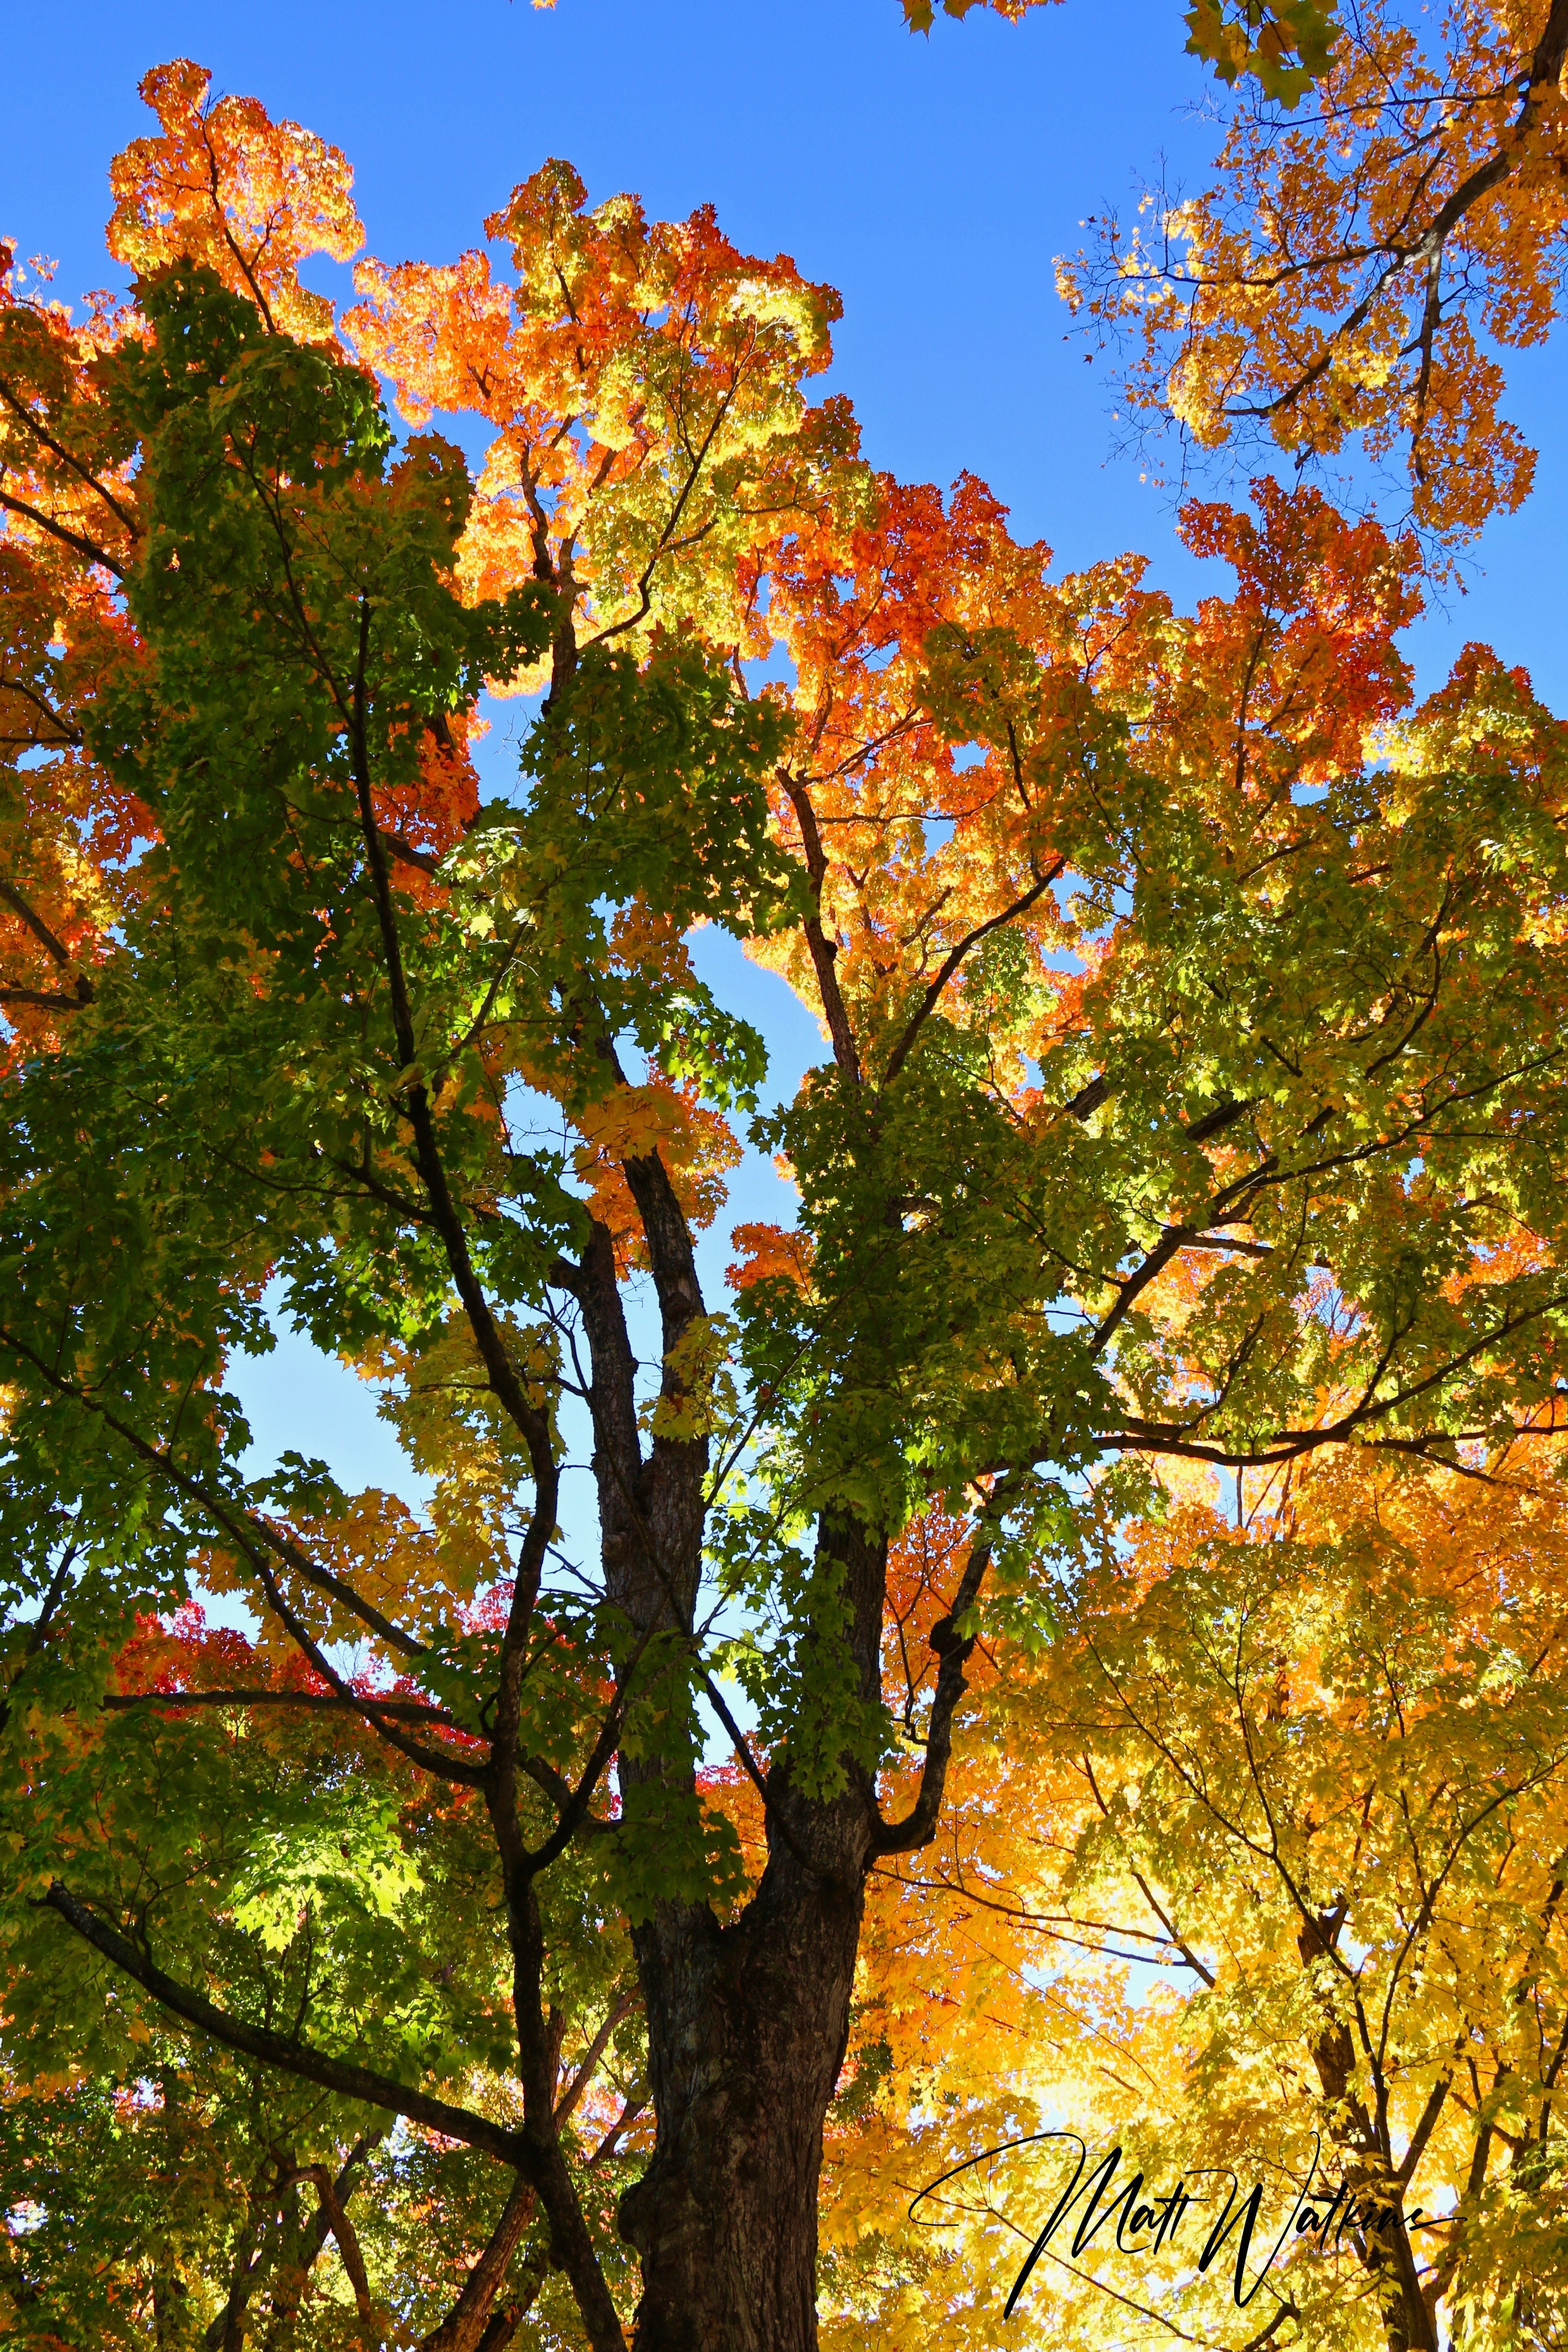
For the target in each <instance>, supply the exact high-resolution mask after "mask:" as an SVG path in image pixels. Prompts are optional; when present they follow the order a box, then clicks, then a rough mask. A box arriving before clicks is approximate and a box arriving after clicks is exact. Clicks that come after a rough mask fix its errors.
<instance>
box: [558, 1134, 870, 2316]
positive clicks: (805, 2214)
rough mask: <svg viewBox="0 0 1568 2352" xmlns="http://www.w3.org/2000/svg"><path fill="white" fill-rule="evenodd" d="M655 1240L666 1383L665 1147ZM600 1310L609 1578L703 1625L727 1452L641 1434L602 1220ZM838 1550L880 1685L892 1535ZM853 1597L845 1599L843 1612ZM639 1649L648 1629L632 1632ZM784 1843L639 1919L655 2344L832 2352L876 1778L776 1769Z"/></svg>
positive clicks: (639, 1618) (650, 1212)
mask: <svg viewBox="0 0 1568 2352" xmlns="http://www.w3.org/2000/svg"><path fill="white" fill-rule="evenodd" d="M626 1180H627V1182H628V1184H629V1186H630V1188H631V1191H632V1192H633V1195H634V1197H635V1199H636V1201H637V1209H638V1212H639V1214H640V1216H641V1219H642V1224H643V1230H644V1233H645V1234H646V1236H647V1244H648V1252H649V1256H650V1260H651V1263H652V1266H653V1273H654V1279H655V1283H656V1286H657V1287H658V1297H659V1306H660V1310H661V1317H662V1322H663V1339H664V1349H665V1381H664V1394H665V1395H666V1397H667V1398H668V1399H669V1400H670V1401H671V1402H676V1403H679V1402H682V1401H683V1392H682V1391H681V1389H680V1387H679V1380H678V1378H677V1377H676V1376H675V1374H674V1373H673V1372H672V1370H671V1366H672V1363H673V1362H675V1361H676V1360H678V1350H679V1343H680V1341H681V1339H683V1337H684V1335H685V1334H686V1333H687V1331H689V1328H691V1325H692V1323H693V1321H694V1319H695V1318H697V1317H698V1316H699V1315H700V1313H701V1312H702V1297H701V1292H700V1288H699V1286H698V1282H697V1275H696V1267H695V1264H694V1261H693V1258H692V1254H691V1244H690V1236H689V1231H688V1228H687V1226H686V1223H685V1219H684V1217H683V1216H682V1214H681V1212H680V1209H679V1204H678V1203H677V1202H676V1200H675V1196H674V1193H673V1192H672V1190H671V1188H670V1185H669V1181H668V1177H667V1176H666V1174H665V1172H664V1169H663V1165H662V1162H661V1161H660V1160H658V1155H657V1154H655V1155H653V1156H652V1157H650V1158H649V1159H647V1160H628V1161H627V1162H626ZM559 1274H560V1278H561V1279H562V1281H563V1286H566V1287H569V1288H571V1289H572V1290H574V1293H575V1295H576V1296H577V1297H578V1299H579V1301H580V1303H581V1305H582V1307H583V1311H584V1324H585V1326H586V1329H587V1335H588V1339H589V1344H590V1348H591V1350H592V1358H593V1384H592V1390H591V1395H590V1402H591V1406H592V1411H593V1417H594V1436H595V1472H596V1477H597V1487H598V1497H599V1512H600V1521H601V1533H602V1542H603V1557H604V1564H605V1588H606V1591H607V1593H608V1595H609V1598H610V1600H611V1601H613V1602H614V1603H615V1604H616V1607H617V1608H619V1609H620V1610H621V1611H622V1612H624V1616H625V1620H626V1624H627V1626H628V1628H629V1629H630V1632H631V1633H635V1634H636V1635H638V1636H646V1635H647V1634H648V1633H664V1632H666V1631H687V1630H689V1628H690V1626H691V1623H692V1618H693V1612H694V1609H695V1604H696V1599H697V1593H698V1590H699V1584H700V1573H701V1560H702V1538H703V1524H704V1518H705V1499H704V1482H705V1478H706V1474H707V1466H708V1449H707V1446H706V1444H705V1443H703V1442H702V1441H700V1440H697V1441H692V1440H687V1439H675V1438H671V1437H668V1436H665V1437H661V1436H658V1434H656V1436H655V1439H654V1443H653V1445H652V1448H651V1450H650V1453H649V1454H648V1456H647V1458H645V1457H644V1455H643V1453H642V1450H641V1446H640V1444H639V1433H638V1425H637V1407H636V1397H635V1388H634V1374H635V1371H636V1365H635V1362H634V1360H633V1357H632V1352H631V1347H630V1342H629V1339H628V1337H627V1333H626V1321H625V1318H624V1315H623V1312H622V1307H621V1301H620V1297H619V1293H618V1289H617V1286H616V1271H615V1260H614V1254H613V1250H612V1247H611V1243H610V1237H609V1234H608V1233H607V1232H606V1231H605V1229H604V1228H603V1227H602V1226H599V1225H595V1227H594V1229H593V1233H592V1238H591V1240H590V1243H589V1246H588V1247H587V1249H586V1250H585V1251H584V1258H583V1263H582V1265H581V1266H578V1267H567V1266H563V1267H562V1268H561V1269H559ZM817 1545H818V1557H819V1559H821V1560H824V1561H825V1562H831V1563H832V1564H833V1566H834V1568H836V1570H837V1580H838V1584H839V1591H840V1595H841V1601H842V1605H843V1612H844V1613H843V1617H842V1620H841V1622H839V1623H838V1624H837V1626H836V1627H835V1626H829V1625H827V1624H826V1623H825V1624H822V1625H820V1626H819V1627H818V1628H817V1629H816V1632H815V1633H814V1634H813V1636H812V1638H813V1639H814V1640H816V1641H817V1642H819V1643H821V1644H822V1645H823V1646H824V1649H825V1651H826V1649H827V1648H828V1647H829V1646H831V1647H833V1648H836V1649H837V1651H838V1652H839V1655H838V1656H837V1658H829V1657H826V1656H825V1657H824V1664H825V1666H826V1667H827V1668H828V1670H829V1671H828V1676H827V1679H828V1683H829V1685H830V1686H834V1687H837V1686H840V1685H841V1682H842V1665H843V1663H844V1660H843V1652H844V1651H845V1650H847V1652H848V1654H849V1656H850V1658H851V1659H852V1660H853V1663H854V1667H855V1679H856V1681H857V1682H858V1687H859V1690H860V1694H861V1696H862V1697H863V1698H865V1699H870V1698H873V1697H874V1696H876V1695H877V1694H878V1693H879V1688H880V1680H881V1626H882V1604H883V1597H884V1591H885V1588H886V1581H887V1559H888V1553H887V1545H886V1543H885V1542H883V1541H881V1540H879V1539H878V1538H875V1537H874V1536H870V1535H868V1533H867V1532H866V1531H865V1530H864V1529H862V1528H860V1527H858V1525H857V1524H856V1523H854V1522H853V1521H851V1520H849V1519H847V1518H843V1517H823V1518H822V1519H821V1520H820V1521H819V1523H818V1537H817ZM835 1613H837V1612H835ZM628 1645H629V1641H628ZM694 1761H695V1759H691V1762H689V1763H686V1764H681V1765H678V1764H676V1763H675V1762H673V1761H672V1760H671V1759H662V1760H654V1759H641V1758H638V1757H637V1756H635V1755H625V1754H623V1756H622V1759H621V1766H620V1770H621V1780H622V1786H623V1790H627V1791H628V1792H629V1791H630V1790H633V1789H635V1788H636V1786H637V1783H638V1782H639V1781H652V1782H662V1783H663V1784H664V1787H665V1790H666V1792H667V1793H670V1794H674V1793H677V1792H678V1791H679V1792H683V1793H686V1794H689V1793H694V1780H693V1770H692V1765H693V1764H694ZM767 1792H768V1801H767V1823H766V1827H767V1840H768V1853H769V1860H768V1863H767V1866H766V1868H765V1870H764V1872H763V1878H762V1882H761V1884H760V1885H759V1886H758V1888H757V1890H756V1892H755V1894H754V1895H752V1899H751V1900H750V1902H749V1903H748V1904H747V1906H746V1907H745V1909H744V1911H743V1912H742V1915H741V1916H740V1917H739V1918H738V1919H736V1920H734V1921H732V1922H731V1923H730V1924H729V1925H728V1926H721V1924H720V1922H719V1920H718V1918H717V1917H716V1916H714V1914H713V1912H712V1911H711V1910H710V1909H709V1908H708V1907H707V1906H705V1905H676V1904H665V1905H663V1906H660V1907H659V1908H658V1911H657V1912H656V1914H655V1916H654V1917H653V1918H652V1919H650V1920H649V1921H647V1923H646V1924H644V1925H642V1926H640V1927H637V1928H635V1929H634V1930H633V1937H632V1941H633V1945H634V1948H635V1950H636V1953H637V1969H638V1973H639V1976H640V1978H641V1981H642V1990H643V1998H644V2002H645V2006H646V2009H647V2035H648V2073H649V2082H650V2088H651V2090H652V2094H653V2105H654V2113H655V2117H656V2124H657V2135H656V2140H655V2146H654V2153H653V2157H652V2158H651V2160H650V2162H649V2165H648V2168H647V2173H646V2174H645V2175H644V2177H643V2179H641V2180H640V2181H638V2182H637V2184H636V2185H635V2187H633V2188H631V2189H628V2190H627V2191H626V2194H625V2195H624V2196H623V2198H622V2200H621V2203H620V2209H619V2221H620V2228H621V2232H622V2235H623V2236H624V2237H625V2238H626V2240H627V2242H629V2243H630V2244H632V2245H633V2246H635V2247H636V2249H637V2252H638V2254H639V2255H640V2257H641V2261H642V2297H641V2301H640V2303H639V2305H638V2307H637V2322H636V2327H635V2331H634V2336H633V2343H634V2346H635V2347H636V2352H815V2347H816V2204H817V2184H818V2178H819V2175H820V2172H821V2168H822V2135H823V2125H824V2122H825V2120H826V2114H827V2106H828V2102H829V2101H830V2099H831V2098H832V2096H833V2093H834V2089H835V2087H836V2085H837V2080H838V2072H839V2069H840V2067H841V2066H842V2065H843V2063H844V2053H845V2049H846V2046H847V2041H848V2032H849V2003H850V1996H851V1992H852V1990H853V1987H854V1980H855V1956H856V1948H857V1945H858V1940H859V1935H860V1921H861V1916H862V1913H863V1910H864V1907H865V1879H866V1871H867V1867H868V1864H869V1862H870V1859H871V1856H872V1854H873V1853H874V1851H875V1837H876V1831H877V1810H876V1792H875V1790H874V1788H873V1787H872V1785H871V1782H870V1780H869V1779H868V1776H867V1775H866V1774H865V1773H864V1772H862V1771H860V1770H859V1769H858V1768H856V1767H854V1766H852V1765H851V1766H848V1767H847V1787H846V1788H845V1790H844V1791H843V1792H842V1793H841V1794H840V1795H839V1796H837V1797H836V1798H834V1799H831V1800H827V1801H812V1800H808V1799H807V1798H805V1796H803V1795H802V1794H801V1793H800V1791H798V1790H796V1789H795V1788H793V1787H792V1786H791V1784H790V1779H789V1770H788V1759H787V1756H785V1757H784V1758H782V1759H777V1760H776V1761H775V1762H774V1764H773V1768H772V1769H771V1771H770V1773H769V1776H768V1783H767Z"/></svg>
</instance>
